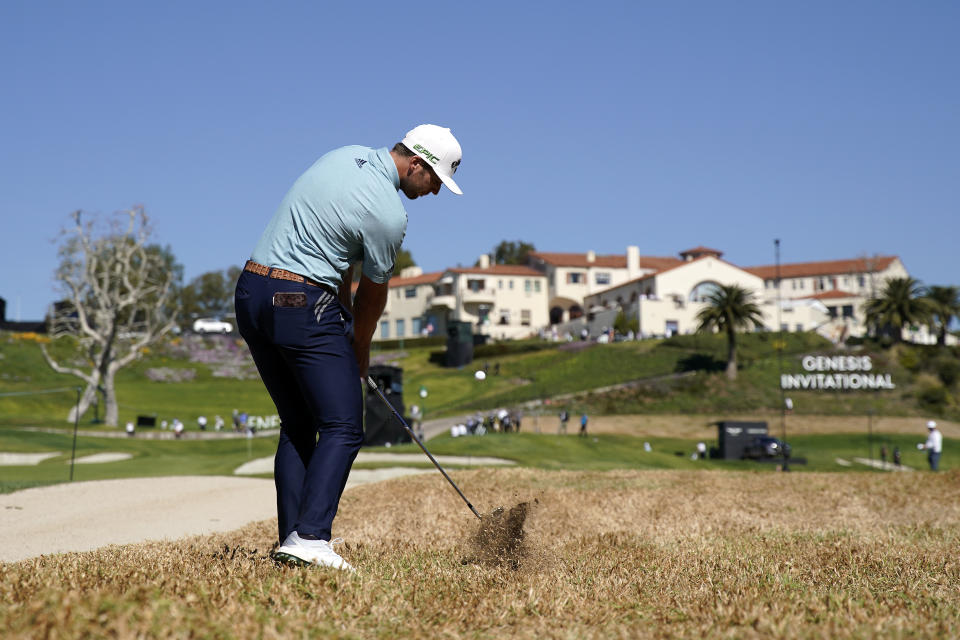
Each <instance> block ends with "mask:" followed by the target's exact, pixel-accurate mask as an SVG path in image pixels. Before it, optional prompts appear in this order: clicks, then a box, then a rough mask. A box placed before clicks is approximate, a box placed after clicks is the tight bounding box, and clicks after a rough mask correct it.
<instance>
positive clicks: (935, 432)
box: [917, 420, 943, 471]
mask: <svg viewBox="0 0 960 640" xmlns="http://www.w3.org/2000/svg"><path fill="white" fill-rule="evenodd" d="M917 449H920V450H921V451H923V450H926V452H927V462H928V463H930V470H931V471H936V470H937V469H939V468H940V454H941V453H942V452H943V434H942V433H940V430H939V429H937V423H936V422H934V421H933V420H930V421H929V422H927V441H926V442H921V443H919V444H918V445H917Z"/></svg>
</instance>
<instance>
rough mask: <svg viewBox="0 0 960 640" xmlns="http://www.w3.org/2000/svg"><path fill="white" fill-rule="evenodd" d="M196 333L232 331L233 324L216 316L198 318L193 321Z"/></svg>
mask: <svg viewBox="0 0 960 640" xmlns="http://www.w3.org/2000/svg"><path fill="white" fill-rule="evenodd" d="M193 331H194V333H230V332H231V331H233V325H232V324H230V323H229V322H224V321H223V320H218V319H216V318H197V319H196V320H194V321H193Z"/></svg>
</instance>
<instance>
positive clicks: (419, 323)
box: [410, 318, 423, 336]
mask: <svg viewBox="0 0 960 640" xmlns="http://www.w3.org/2000/svg"><path fill="white" fill-rule="evenodd" d="M410 328H411V329H413V335H415V336H418V335H420V332H421V331H423V319H422V318H414V319H413V320H411V321H410Z"/></svg>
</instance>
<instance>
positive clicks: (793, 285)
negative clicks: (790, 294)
mask: <svg viewBox="0 0 960 640" xmlns="http://www.w3.org/2000/svg"><path fill="white" fill-rule="evenodd" d="M790 288H791V289H796V288H797V281H796V280H791V281H790Z"/></svg>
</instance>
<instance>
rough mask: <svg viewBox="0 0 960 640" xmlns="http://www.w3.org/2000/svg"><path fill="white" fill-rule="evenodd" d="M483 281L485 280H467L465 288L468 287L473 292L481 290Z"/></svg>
mask: <svg viewBox="0 0 960 640" xmlns="http://www.w3.org/2000/svg"><path fill="white" fill-rule="evenodd" d="M484 282H485V281H484V280H483V279H474V280H467V289H470V291H473V292H474V293H476V292H478V291H483V285H484Z"/></svg>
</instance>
